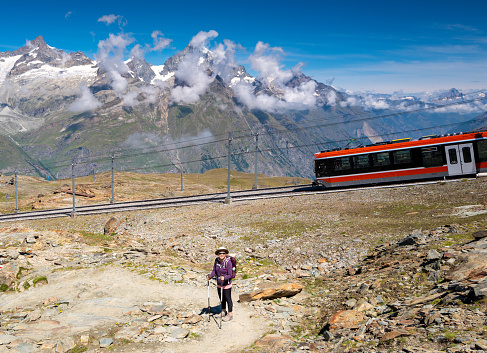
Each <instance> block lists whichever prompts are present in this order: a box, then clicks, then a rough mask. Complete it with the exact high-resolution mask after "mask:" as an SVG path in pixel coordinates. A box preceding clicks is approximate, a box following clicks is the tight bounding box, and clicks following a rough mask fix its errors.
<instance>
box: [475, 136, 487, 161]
mask: <svg viewBox="0 0 487 353" xmlns="http://www.w3.org/2000/svg"><path fill="white" fill-rule="evenodd" d="M477 149H478V151H479V161H480V162H485V161H487V140H480V141H477Z"/></svg>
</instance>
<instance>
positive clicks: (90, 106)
mask: <svg viewBox="0 0 487 353" xmlns="http://www.w3.org/2000/svg"><path fill="white" fill-rule="evenodd" d="M79 88H80V90H81V96H80V97H79V98H78V99H77V100H76V101H74V103H73V104H71V105H70V106H69V107H68V110H69V111H71V112H74V113H83V112H86V111H89V110H94V109H97V108H99V107H101V106H102V104H101V103H100V102H99V101H98V100H97V99H96V98H95V96H94V95H93V94H92V93H91V91H90V89H89V88H88V87H86V85H85V84H84V83H83V84H81V85H80V86H79Z"/></svg>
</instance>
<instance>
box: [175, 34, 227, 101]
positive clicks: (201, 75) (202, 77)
mask: <svg viewBox="0 0 487 353" xmlns="http://www.w3.org/2000/svg"><path fill="white" fill-rule="evenodd" d="M217 35H218V33H217V32H216V31H213V30H212V31H209V32H204V31H201V32H199V33H198V34H197V35H196V36H194V37H193V39H192V40H191V42H190V46H191V50H189V51H188V52H187V53H186V55H185V56H184V58H183V60H182V61H181V63H180V64H179V67H178V70H177V71H176V72H175V74H174V76H175V77H176V79H177V80H178V81H179V82H181V83H182V85H178V86H176V87H174V88H173V89H172V91H171V98H172V99H173V100H174V101H175V102H177V103H185V104H191V103H194V102H196V101H198V100H199V98H200V96H201V95H202V94H203V93H204V92H205V91H206V90H207V89H208V87H209V86H210V84H211V83H212V82H213V80H214V78H215V75H214V74H212V73H209V72H208V71H207V69H208V68H207V67H204V65H203V61H202V60H201V59H202V57H204V54H205V53H207V52H208V48H207V46H208V43H209V41H210V39H213V38H215V37H216V36H217Z"/></svg>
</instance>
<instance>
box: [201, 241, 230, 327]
mask: <svg viewBox="0 0 487 353" xmlns="http://www.w3.org/2000/svg"><path fill="white" fill-rule="evenodd" d="M215 255H218V257H217V258H216V259H215V263H214V265H213V271H211V274H209V275H207V276H206V278H207V279H208V280H210V278H213V277H214V276H216V280H217V287H218V288H217V289H218V297H219V298H220V301H221V303H222V311H221V313H220V314H219V315H221V316H222V317H223V318H222V320H223V321H230V320H232V319H233V314H232V310H233V302H232V261H231V259H230V256H227V255H228V250H227V248H225V247H223V246H222V247H220V248H218V249H217V250H216V251H215ZM222 287H223V297H222V294H221V292H222V290H221V288H222ZM227 304H228V313H227V309H226V308H227Z"/></svg>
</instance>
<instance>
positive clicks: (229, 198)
mask: <svg viewBox="0 0 487 353" xmlns="http://www.w3.org/2000/svg"><path fill="white" fill-rule="evenodd" d="M231 163H232V138H231V137H230V134H228V181H227V185H228V191H227V197H226V199H225V203H231V202H232V198H231V197H230V164H231Z"/></svg>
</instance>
